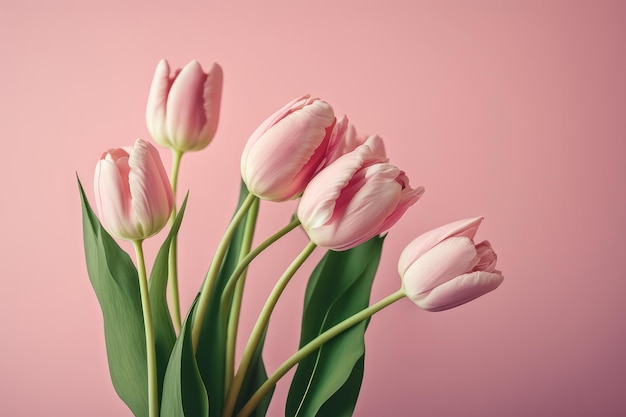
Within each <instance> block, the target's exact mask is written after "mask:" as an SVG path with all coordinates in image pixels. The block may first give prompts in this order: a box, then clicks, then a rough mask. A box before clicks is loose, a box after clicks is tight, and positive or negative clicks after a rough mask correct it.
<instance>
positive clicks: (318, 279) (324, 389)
mask: <svg viewBox="0 0 626 417" xmlns="http://www.w3.org/2000/svg"><path fill="white" fill-rule="evenodd" d="M383 240H384V238H379V237H375V238H373V239H370V240H369V241H368V242H366V243H364V244H362V245H360V246H358V247H356V248H353V249H350V250H348V251H343V252H333V251H328V252H327V253H326V255H325V256H324V257H323V258H322V260H321V261H320V263H319V264H318V265H317V267H316V268H315V270H314V271H313V274H312V275H311V278H310V279H309V283H308V285H307V290H306V295H305V301H304V311H303V317H302V333H301V336H300V346H304V345H305V344H306V343H308V342H309V341H311V340H312V339H314V338H315V337H316V336H318V335H319V334H320V333H322V332H323V331H325V330H327V329H329V328H330V327H332V326H333V325H335V324H337V323H339V322H341V321H343V320H344V319H346V318H348V317H350V316H352V315H353V314H355V313H357V312H359V311H360V310H362V309H364V308H366V307H367V306H368V304H369V298H370V293H371V289H372V282H373V280H374V276H375V275H376V269H377V268H378V263H379V261H380V255H381V252H382V244H383ZM366 327H367V322H363V323H360V324H358V325H356V326H354V327H352V328H351V329H349V330H347V331H345V332H344V333H342V334H341V335H339V336H337V337H335V338H334V339H333V340H331V341H329V342H328V343H326V344H325V345H323V346H322V347H321V348H320V349H319V350H318V351H317V352H316V353H314V354H312V355H310V356H308V357H307V358H305V359H304V360H303V361H301V362H300V363H299V364H298V368H297V370H296V373H295V375H294V378H293V380H292V383H291V387H290V389H289V395H288V398H287V404H286V408H285V415H286V416H287V417H296V416H297V417H314V416H329V415H332V416H350V415H352V412H353V411H354V407H355V405H356V400H357V398H358V394H359V390H360V386H361V381H362V377H363V359H364V355H365V343H364V334H365V329H366Z"/></svg>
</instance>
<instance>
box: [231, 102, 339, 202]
mask: <svg viewBox="0 0 626 417" xmlns="http://www.w3.org/2000/svg"><path fill="white" fill-rule="evenodd" d="M333 122H334V113H333V110H332V107H331V106H330V105H329V104H328V103H326V102H323V101H321V100H316V101H315V102H313V103H311V104H310V105H307V106H306V107H303V108H302V109H300V110H299V111H297V112H292V113H290V114H288V115H287V116H285V117H284V118H283V119H281V120H279V121H278V122H277V123H276V124H274V125H273V126H272V127H271V129H269V130H267V131H266V132H265V133H264V134H263V136H262V140H258V141H257V142H256V143H254V144H253V145H252V146H251V147H249V148H248V152H247V154H246V158H245V161H244V160H243V159H242V169H243V170H242V173H243V174H244V180H246V185H247V186H248V188H249V189H250V191H251V192H252V193H254V194H256V195H258V196H260V197H262V198H264V199H267V200H275V201H280V200H287V199H289V198H292V197H294V196H295V195H297V194H298V193H299V192H301V190H302V189H303V188H304V186H305V185H306V183H308V182H309V180H310V177H312V176H313V174H314V172H315V171H316V170H317V169H318V168H319V166H320V165H321V163H322V161H323V159H324V156H325V153H326V147H327V146H328V137H329V135H328V134H327V131H326V129H327V128H328V127H330V126H332V124H333ZM320 147H322V148H323V149H320ZM267 155H272V157H271V158H269V157H267Z"/></svg>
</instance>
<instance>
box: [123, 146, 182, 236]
mask: <svg viewBox="0 0 626 417" xmlns="http://www.w3.org/2000/svg"><path fill="white" fill-rule="evenodd" d="M129 166H130V174H129V178H128V182H129V185H130V193H131V196H132V203H131V204H132V208H133V214H134V221H135V223H136V224H137V229H138V230H139V231H140V234H141V235H143V237H149V236H152V235H153V234H155V233H157V232H158V231H159V230H161V229H162V228H163V226H165V224H166V223H167V219H168V217H169V215H170V212H171V209H172V201H173V198H172V193H171V189H170V188H169V183H167V185H166V186H165V184H164V178H166V177H167V176H166V174H165V169H164V168H163V164H162V162H161V159H160V157H159V155H158V152H157V151H156V149H155V148H154V147H153V146H152V145H151V144H149V143H148V142H146V141H144V140H141V139H138V140H137V141H136V142H135V146H134V148H133V151H132V152H131V154H130V159H129Z"/></svg>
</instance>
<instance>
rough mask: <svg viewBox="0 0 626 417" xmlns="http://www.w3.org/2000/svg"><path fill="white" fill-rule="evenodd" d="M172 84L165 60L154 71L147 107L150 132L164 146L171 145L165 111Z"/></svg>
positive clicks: (147, 121) (147, 122)
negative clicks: (166, 126) (168, 138)
mask: <svg viewBox="0 0 626 417" xmlns="http://www.w3.org/2000/svg"><path fill="white" fill-rule="evenodd" d="M171 84H172V80H171V79H170V68H169V65H168V63H167V61H166V60H165V59H162V60H161V61H159V63H158V65H157V67H156V69H155V71H154V77H153V79H152V84H151V85H150V92H149V93H148V103H147V105H146V124H147V126H148V130H149V131H150V135H151V136H152V138H153V139H154V140H155V141H156V142H157V143H158V144H160V145H162V146H168V144H169V142H168V140H167V132H166V130H165V110H166V106H167V96H168V94H169V91H170V86H171Z"/></svg>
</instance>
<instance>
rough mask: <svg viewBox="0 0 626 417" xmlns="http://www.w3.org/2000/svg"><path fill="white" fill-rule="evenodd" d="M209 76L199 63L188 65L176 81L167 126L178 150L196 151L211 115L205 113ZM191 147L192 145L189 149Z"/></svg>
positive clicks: (167, 116) (171, 90)
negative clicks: (196, 144) (204, 93)
mask: <svg viewBox="0 0 626 417" xmlns="http://www.w3.org/2000/svg"><path fill="white" fill-rule="evenodd" d="M206 79H207V74H205V73H204V72H203V71H202V67H201V66H200V63H198V61H195V60H194V61H191V62H190V63H189V64H187V65H186V66H185V67H184V68H183V69H182V71H181V72H180V74H178V76H177V77H176V79H175V80H174V82H173V84H172V87H171V88H170V92H169V97H168V99H167V109H166V123H167V134H168V136H169V138H170V141H171V145H172V146H173V147H175V148H176V149H178V150H185V149H187V148H188V147H190V148H193V147H194V145H192V144H194V142H195V141H197V140H198V138H199V137H200V134H201V132H202V129H203V127H204V125H205V124H206V122H207V116H206V113H205V111H204V95H203V92H204V85H205V81H206ZM188 145H191V146H188Z"/></svg>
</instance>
